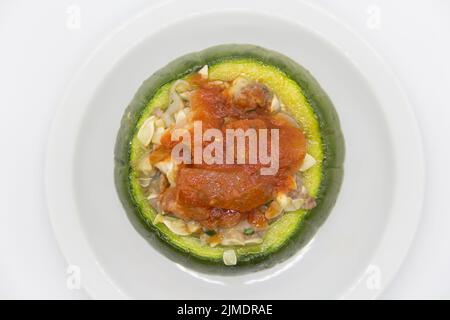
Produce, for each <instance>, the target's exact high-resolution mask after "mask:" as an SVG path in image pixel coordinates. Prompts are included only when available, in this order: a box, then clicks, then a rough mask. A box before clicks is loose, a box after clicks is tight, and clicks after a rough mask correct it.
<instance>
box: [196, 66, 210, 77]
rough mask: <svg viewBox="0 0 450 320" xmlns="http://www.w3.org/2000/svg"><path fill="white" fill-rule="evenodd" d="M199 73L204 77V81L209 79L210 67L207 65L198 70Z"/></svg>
mask: <svg viewBox="0 0 450 320" xmlns="http://www.w3.org/2000/svg"><path fill="white" fill-rule="evenodd" d="M198 73H199V74H200V75H201V76H202V78H203V79H208V73H209V72H208V65H207V64H205V65H204V66H203V67H202V68H201V69H200V70H198Z"/></svg>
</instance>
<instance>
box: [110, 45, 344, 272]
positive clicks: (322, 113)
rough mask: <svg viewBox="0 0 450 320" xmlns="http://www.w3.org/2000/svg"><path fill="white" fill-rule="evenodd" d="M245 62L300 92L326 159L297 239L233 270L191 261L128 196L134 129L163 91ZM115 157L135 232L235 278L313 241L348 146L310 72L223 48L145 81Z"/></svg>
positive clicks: (183, 258)
mask: <svg viewBox="0 0 450 320" xmlns="http://www.w3.org/2000/svg"><path fill="white" fill-rule="evenodd" d="M242 58H246V59H252V60H256V61H260V62H262V63H263V64H266V65H272V66H275V67H276V68H278V69H279V70H280V71H282V72H284V73H285V74H286V75H287V76H288V77H289V78H291V79H292V80H293V81H295V82H296V83H297V84H298V85H299V86H300V88H301V89H302V91H303V94H304V95H305V97H306V99H307V101H308V103H309V104H310V106H311V107H312V109H313V111H314V113H315V116H316V118H317V119H318V123H319V129H320V134H321V138H322V146H323V153H324V159H323V163H322V179H321V184H320V188H319V192H318V194H317V197H316V203H317V206H316V207H315V208H313V209H312V210H310V211H309V212H308V213H307V214H306V216H305V217H304V218H303V220H302V222H301V223H300V225H299V227H298V228H297V230H296V232H295V233H294V235H293V236H291V237H290V239H287V240H286V241H285V244H284V245H283V247H281V248H280V249H279V250H278V251H276V252H272V253H270V254H258V255H256V254H255V255H251V256H249V257H248V258H247V257H246V258H244V259H242V260H240V261H239V263H238V265H236V266H233V267H230V266H224V265H223V264H218V263H217V262H212V261H208V260H202V259H199V258H198V257H192V256H190V255H189V253H188V252H185V251H183V250H182V249H181V248H178V247H174V246H172V245H171V243H170V239H168V238H167V237H166V235H164V234H163V233H162V232H160V231H158V230H157V229H156V228H154V227H153V225H152V224H151V223H148V222H147V220H146V219H144V218H143V216H142V214H141V213H140V210H139V208H138V207H137V206H135V204H134V200H133V196H132V194H131V190H130V182H129V177H130V170H131V167H130V165H129V159H130V149H131V148H130V146H131V140H132V138H133V136H134V134H135V130H136V124H137V122H138V120H139V118H140V116H141V114H142V112H143V110H144V109H145V108H146V106H147V104H148V102H149V101H150V100H151V99H152V97H153V96H154V95H155V93H156V92H157V90H158V89H159V88H160V87H161V86H163V85H164V84H167V83H169V82H171V81H173V80H176V79H179V78H182V77H184V76H186V75H188V74H190V73H192V72H195V71H198V70H199V69H200V68H201V67H203V66H204V65H205V64H207V65H214V64H217V63H220V62H221V61H224V60H230V59H242ZM114 157H115V168H114V177H115V184H116V189H117V192H118V195H119V198H120V200H121V202H122V204H123V207H124V209H125V211H126V213H127V215H128V218H129V220H130V221H131V223H132V224H133V226H134V227H135V229H136V230H137V231H138V232H139V233H140V234H141V235H142V236H143V237H144V238H145V239H147V241H148V242H150V243H151V244H152V246H153V247H154V248H156V249H157V250H158V251H160V252H161V253H162V254H163V255H165V256H166V257H168V258H169V259H171V260H173V261H174V262H176V263H180V264H182V265H184V266H187V267H189V268H191V269H195V270H198V271H201V272H206V273H220V274H236V273H242V272H250V271H251V272H254V271H256V270H260V269H265V268H268V267H271V266H273V265H275V264H277V263H280V262H282V261H284V260H286V259H287V258H289V257H290V256H292V255H293V254H294V253H295V252H297V251H298V250H299V249H300V248H301V247H302V246H304V245H305V244H306V243H307V242H308V241H309V240H310V239H311V238H312V237H313V236H314V234H315V232H316V231H317V229H318V228H319V227H320V225H322V223H323V222H324V221H325V219H326V218H327V216H328V215H329V213H330V211H331V209H332V207H333V206H334V204H335V202H336V198H337V195H338V193H339V189H340V187H341V184H342V179H343V172H344V169H343V162H344V157H345V144H344V138H343V135H342V131H341V128H340V123H339V118H338V115H337V113H336V111H335V109H334V106H333V104H332V102H331V100H330V99H329V97H328V96H327V95H326V93H325V92H324V91H323V90H322V88H321V87H320V85H319V84H318V82H317V81H316V80H315V79H314V78H313V76H312V75H311V74H310V73H309V71H307V70H306V69H304V68H303V67H302V66H300V65H299V64H297V63H296V62H295V61H293V60H291V59H290V58H288V57H286V56H284V55H282V54H280V53H277V52H274V51H271V50H267V49H265V48H262V47H258V46H254V45H247V44H245V45H244V44H225V45H219V46H214V47H210V48H208V49H205V50H203V51H200V52H195V53H190V54H187V55H184V56H182V57H180V58H178V59H176V60H174V61H172V62H171V63H169V64H168V65H166V66H165V67H163V68H162V69H160V70H159V71H157V72H156V73H154V74H153V75H152V76H151V77H150V78H148V79H147V80H146V81H144V83H143V84H142V85H141V87H140V88H139V90H138V91H137V93H136V94H135V96H134V98H133V100H132V101H131V102H130V104H129V105H128V107H127V109H126V110H125V113H124V116H123V118H122V121H121V124H120V129H119V132H118V134H117V139H116V145H115V150H114Z"/></svg>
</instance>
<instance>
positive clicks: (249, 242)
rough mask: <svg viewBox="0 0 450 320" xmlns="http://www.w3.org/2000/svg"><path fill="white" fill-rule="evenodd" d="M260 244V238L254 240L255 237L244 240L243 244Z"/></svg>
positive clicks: (261, 240)
mask: <svg viewBox="0 0 450 320" xmlns="http://www.w3.org/2000/svg"><path fill="white" fill-rule="evenodd" d="M262 242H263V239H262V238H256V237H255V238H250V239H247V240H245V244H246V245H247V244H260V243H262Z"/></svg>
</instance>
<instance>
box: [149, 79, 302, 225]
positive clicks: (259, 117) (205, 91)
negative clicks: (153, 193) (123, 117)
mask: <svg viewBox="0 0 450 320" xmlns="http://www.w3.org/2000/svg"><path fill="white" fill-rule="evenodd" d="M190 82H191V84H192V85H194V86H196V87H197V89H196V90H195V91H194V93H193V95H192V96H191V99H190V104H191V112H192V116H191V119H190V121H192V122H193V121H197V120H200V121H202V127H203V130H206V129H208V128H216V129H219V130H221V131H222V132H223V133H225V130H226V129H238V128H240V129H243V130H244V131H245V130H247V129H249V128H253V129H256V131H258V129H278V130H279V169H278V172H277V173H276V174H275V175H261V174H260V169H261V168H262V167H264V166H267V165H263V164H261V163H259V162H258V163H256V164H248V161H246V163H245V164H211V165H209V164H206V163H201V164H181V165H180V166H179V170H178V173H177V178H176V185H175V186H174V187H170V188H168V189H166V190H165V191H164V193H163V194H162V195H161V197H160V206H161V209H162V210H164V211H166V212H171V213H172V214H174V215H176V216H178V217H180V218H182V219H185V220H196V221H198V222H200V223H201V224H202V225H203V226H205V227H206V228H209V229H217V228H219V227H231V226H234V225H236V224H238V223H239V222H240V221H241V220H242V219H247V221H248V222H249V223H250V224H252V225H253V226H255V228H256V229H262V228H264V227H265V226H266V225H267V221H266V219H265V217H264V213H261V212H260V210H259V208H260V207H261V206H263V205H264V204H266V203H268V202H270V201H271V200H273V199H274V197H275V196H276V194H277V193H278V192H289V190H292V189H293V188H295V182H294V181H295V180H294V178H293V175H294V174H295V173H296V172H297V170H298V169H299V167H300V165H301V164H302V162H303V159H304V157H305V154H306V139H305V136H304V134H303V132H302V131H301V129H300V128H298V127H296V126H295V125H294V124H293V123H292V122H290V121H288V120H287V119H286V118H285V117H282V116H279V115H278V114H275V115H273V114H271V112H270V110H269V108H270V103H271V99H272V93H271V92H270V91H269V90H268V89H267V87H265V86H263V85H260V84H258V83H253V84H251V85H249V86H246V87H245V88H244V89H243V90H241V92H240V94H239V96H237V97H236V96H232V95H231V94H230V90H229V86H230V85H231V84H230V83H219V84H217V83H214V82H207V81H204V80H202V79H201V77H199V76H193V77H192V78H191V79H190ZM269 132H270V130H269ZM224 136H225V135H224ZM258 138H259V136H258ZM246 140H248V139H246ZM268 141H269V143H268V145H269V146H270V139H268ZM176 143H177V142H176V141H175V142H173V141H171V137H170V133H168V134H165V135H164V136H163V137H162V139H161V146H160V147H159V148H158V149H156V150H155V151H153V153H152V154H151V155H150V159H151V162H152V163H155V162H158V161H161V159H164V158H165V157H167V156H170V152H171V149H172V148H173V146H174V145H175V144H176ZM209 143H210V142H204V146H206V145H207V144H209ZM246 150H247V151H248V141H246ZM270 151H271V150H270V148H269V150H268V152H269V154H270ZM235 155H236V152H235ZM245 157H246V160H248V154H246V155H245Z"/></svg>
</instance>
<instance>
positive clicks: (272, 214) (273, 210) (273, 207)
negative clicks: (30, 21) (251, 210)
mask: <svg viewBox="0 0 450 320" xmlns="http://www.w3.org/2000/svg"><path fill="white" fill-rule="evenodd" d="M283 208H284V207H283V206H281V205H280V203H279V202H277V201H272V203H271V204H270V206H269V208H267V210H266V212H265V213H264V215H265V216H266V218H267V219H269V220H270V219H274V218H276V217H278V216H279V215H280V214H281V213H282V212H283Z"/></svg>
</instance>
